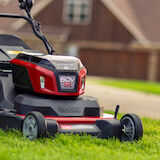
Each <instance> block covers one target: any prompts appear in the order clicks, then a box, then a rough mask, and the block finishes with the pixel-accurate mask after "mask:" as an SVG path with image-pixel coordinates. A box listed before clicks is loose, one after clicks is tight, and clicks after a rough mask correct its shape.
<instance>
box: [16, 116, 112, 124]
mask: <svg viewBox="0 0 160 160" xmlns="http://www.w3.org/2000/svg"><path fill="white" fill-rule="evenodd" d="M17 116H20V117H23V118H25V115H20V114H17ZM44 118H45V119H51V120H55V121H57V122H58V123H59V124H94V123H95V122H96V120H102V119H112V117H111V116H108V117H51V116H44Z"/></svg>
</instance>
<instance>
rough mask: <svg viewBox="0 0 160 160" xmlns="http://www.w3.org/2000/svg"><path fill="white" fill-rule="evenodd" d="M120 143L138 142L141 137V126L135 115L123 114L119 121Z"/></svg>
mask: <svg viewBox="0 0 160 160" xmlns="http://www.w3.org/2000/svg"><path fill="white" fill-rule="evenodd" d="M120 122H121V124H122V127H123V128H122V137H121V140H122V141H134V140H139V139H141V138H142V136H143V125H142V122H141V120H140V118H139V117H138V116H137V115H135V114H125V115H124V116H123V117H122V118H121V120H120Z"/></svg>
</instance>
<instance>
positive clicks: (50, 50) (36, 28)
mask: <svg viewBox="0 0 160 160" xmlns="http://www.w3.org/2000/svg"><path fill="white" fill-rule="evenodd" d="M0 18H19V19H25V20H26V21H28V22H29V23H30V24H31V26H32V30H33V32H34V34H35V35H36V36H37V37H38V38H39V39H41V40H42V41H43V43H44V45H45V47H46V50H47V52H48V54H51V55H52V54H53V53H54V52H55V50H54V49H53V48H52V46H51V45H50V44H49V42H48V40H47V39H46V38H45V36H44V35H43V34H42V32H41V30H40V23H37V22H35V20H34V19H32V18H31V16H30V15H29V14H28V17H27V16H24V15H18V14H0Z"/></svg>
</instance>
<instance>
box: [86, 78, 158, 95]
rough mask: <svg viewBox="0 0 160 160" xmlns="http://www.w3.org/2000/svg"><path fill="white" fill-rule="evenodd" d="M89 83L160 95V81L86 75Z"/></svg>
mask: <svg viewBox="0 0 160 160" xmlns="http://www.w3.org/2000/svg"><path fill="white" fill-rule="evenodd" d="M87 81H88V82H90V83H95V84H100V85H104V86H112V87H117V88H123V89H129V90H135V91H140V92H144V93H151V94H158V95H160V83H158V82H147V81H139V80H128V79H114V78H100V77H88V78H87Z"/></svg>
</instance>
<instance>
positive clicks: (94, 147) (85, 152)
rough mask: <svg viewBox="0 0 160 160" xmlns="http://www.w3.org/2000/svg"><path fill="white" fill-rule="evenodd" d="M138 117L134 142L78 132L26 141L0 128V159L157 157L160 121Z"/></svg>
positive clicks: (121, 159)
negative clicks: (139, 132) (138, 133)
mask: <svg viewBox="0 0 160 160" xmlns="http://www.w3.org/2000/svg"><path fill="white" fill-rule="evenodd" d="M121 116H122V114H120V115H119V118H120V117H121ZM142 121H143V125H144V137H143V139H142V140H141V141H138V142H120V141H119V140H118V139H116V140H115V139H112V140H111V139H110V140H104V139H103V140H102V139H97V138H93V137H90V136H78V135H57V136H56V137H55V138H48V139H39V140H36V141H29V140H24V139H23V137H22V135H21V133H20V132H15V131H14V132H3V131H0V160H72V159H74V160H107V159H108V160H128V159H131V160H133V159H134V160H135V159H136V160H141V159H143V160H157V159H160V121H159V120H152V119H148V118H142Z"/></svg>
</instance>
